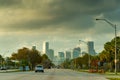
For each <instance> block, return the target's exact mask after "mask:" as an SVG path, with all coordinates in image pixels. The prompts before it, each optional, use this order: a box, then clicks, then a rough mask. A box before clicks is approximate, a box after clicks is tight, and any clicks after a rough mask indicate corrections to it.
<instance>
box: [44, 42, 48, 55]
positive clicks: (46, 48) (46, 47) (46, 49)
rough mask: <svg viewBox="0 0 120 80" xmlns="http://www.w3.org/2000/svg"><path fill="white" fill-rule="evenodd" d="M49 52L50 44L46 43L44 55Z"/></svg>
mask: <svg viewBox="0 0 120 80" xmlns="http://www.w3.org/2000/svg"><path fill="white" fill-rule="evenodd" d="M48 52H49V42H44V43H43V53H44V54H48Z"/></svg>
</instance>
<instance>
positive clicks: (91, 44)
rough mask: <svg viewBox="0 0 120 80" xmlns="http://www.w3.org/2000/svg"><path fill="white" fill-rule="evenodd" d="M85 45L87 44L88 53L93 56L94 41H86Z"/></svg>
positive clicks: (94, 53)
mask: <svg viewBox="0 0 120 80" xmlns="http://www.w3.org/2000/svg"><path fill="white" fill-rule="evenodd" d="M87 45H88V53H89V54H90V55H93V56H95V55H96V52H95V50H94V42H93V41H88V43H87Z"/></svg>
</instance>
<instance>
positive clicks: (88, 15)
mask: <svg viewBox="0 0 120 80" xmlns="http://www.w3.org/2000/svg"><path fill="white" fill-rule="evenodd" d="M108 2H109V3H108ZM119 3H120V1H119V0H47V1H45V0H21V1H20V0H0V5H1V6H4V7H5V6H6V7H10V6H12V8H13V6H16V5H18V8H21V9H23V10H34V11H35V12H36V13H37V14H38V15H37V19H30V20H26V21H24V20H23V21H20V22H17V23H13V24H11V25H9V26H8V30H9V29H10V30H38V29H42V28H52V29H51V30H53V29H57V28H60V27H61V28H65V29H66V30H69V29H71V30H78V29H81V31H82V30H88V29H90V28H91V27H93V26H94V21H93V17H94V16H96V15H100V14H101V13H102V14H103V15H104V16H105V17H109V16H111V18H114V19H117V16H118V15H119V12H120V11H118V9H119ZM13 13H14V11H13ZM25 14H26V13H25ZM27 14H28V13H27ZM27 14H26V15H27ZM41 14H44V16H45V17H46V16H47V17H51V19H48V18H46V19H41ZM113 14H114V15H116V16H115V17H114V16H113V17H112V15H113ZM13 16H14V15H13ZM18 16H19V15H18ZM44 16H43V17H44ZM21 17H22V16H21ZM58 25H59V26H58ZM63 26H64V27H63Z"/></svg>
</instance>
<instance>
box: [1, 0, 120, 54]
mask: <svg viewBox="0 0 120 80" xmlns="http://www.w3.org/2000/svg"><path fill="white" fill-rule="evenodd" d="M119 14H120V1H119V0H109V4H108V0H29V1H28V0H0V54H1V55H4V56H7V55H9V56H10V55H11V53H13V52H16V51H17V50H18V49H20V48H22V47H28V48H31V46H34V45H35V46H37V49H38V50H42V42H43V41H48V42H51V43H50V44H51V48H52V49H55V50H56V51H57V52H59V51H65V50H66V49H70V48H73V47H76V46H77V45H78V46H79V45H80V46H82V47H84V48H86V45H85V44H80V43H79V40H84V41H94V48H95V50H96V52H97V53H99V52H101V51H102V50H103V48H104V44H105V43H106V42H108V41H111V40H112V39H113V38H114V37H115V36H114V29H113V28H112V27H111V26H110V25H109V24H107V23H105V22H104V21H96V18H105V19H107V20H109V21H110V22H112V23H113V24H116V25H117V36H119V35H120V27H119V25H120V19H119V17H118V16H119Z"/></svg>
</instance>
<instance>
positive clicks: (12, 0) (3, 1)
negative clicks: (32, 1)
mask: <svg viewBox="0 0 120 80" xmlns="http://www.w3.org/2000/svg"><path fill="white" fill-rule="evenodd" d="M20 3H21V0H0V7H10V6H15V5H18V4H20Z"/></svg>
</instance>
